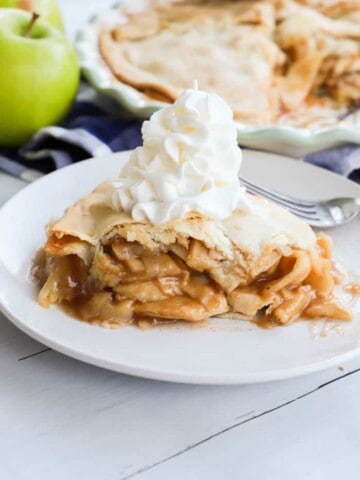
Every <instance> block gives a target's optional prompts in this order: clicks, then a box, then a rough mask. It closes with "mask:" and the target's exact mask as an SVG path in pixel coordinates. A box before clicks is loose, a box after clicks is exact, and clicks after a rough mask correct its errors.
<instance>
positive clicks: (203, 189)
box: [110, 89, 246, 224]
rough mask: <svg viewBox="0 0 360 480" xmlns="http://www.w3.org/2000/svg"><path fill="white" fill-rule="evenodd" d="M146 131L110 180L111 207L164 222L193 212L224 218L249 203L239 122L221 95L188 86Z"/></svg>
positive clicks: (137, 217) (142, 218) (153, 118)
mask: <svg viewBox="0 0 360 480" xmlns="http://www.w3.org/2000/svg"><path fill="white" fill-rule="evenodd" d="M142 136H143V146H142V147H138V148H136V149H135V150H134V151H133V153H132V154H131V156H130V159H129V162H128V163H127V164H126V165H125V167H124V168H123V170H122V171H121V173H120V178H118V179H116V180H115V181H113V182H112V192H111V195H110V197H111V198H110V203H111V207H112V208H113V209H115V210H117V211H126V212H128V213H130V214H131V216H132V218H133V219H134V220H136V221H149V222H151V223H153V224H163V223H166V222H169V221H171V220H175V219H178V218H183V217H184V216H185V215H186V214H187V213H189V212H199V213H201V214H203V215H205V216H209V217H213V218H217V219H225V218H227V217H229V216H230V215H231V214H232V212H233V211H234V210H235V209H238V208H246V200H245V188H244V187H242V186H241V185H240V183H239V180H238V171H239V169H240V166H241V150H240V148H239V147H238V145H237V132H236V126H235V124H234V122H233V114H232V111H231V109H230V107H229V106H228V105H227V104H226V103H225V101H224V100H222V98H221V97H219V96H218V95H216V94H214V93H205V92H202V91H198V90H197V89H190V90H186V91H185V92H184V93H183V94H182V95H181V96H180V97H179V98H178V99H177V100H176V102H175V103H174V104H173V105H171V106H169V107H166V108H163V109H162V110H159V111H158V112H156V113H154V114H153V115H152V116H151V118H150V120H149V121H146V122H144V124H143V127H142Z"/></svg>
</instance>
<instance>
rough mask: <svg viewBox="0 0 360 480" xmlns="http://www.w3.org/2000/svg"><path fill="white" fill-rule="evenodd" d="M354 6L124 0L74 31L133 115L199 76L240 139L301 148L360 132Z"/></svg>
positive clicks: (88, 59) (357, 7)
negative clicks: (222, 104)
mask: <svg viewBox="0 0 360 480" xmlns="http://www.w3.org/2000/svg"><path fill="white" fill-rule="evenodd" d="M359 11H360V4H359V2H358V1H351V0H346V1H342V2H327V1H323V0H319V1H312V0H301V1H300V0H298V1H296V0H262V1H259V0H249V1H236V0H226V1H218V0H197V1H194V2H188V1H174V0H164V1H163V0H146V1H142V0H134V1H132V2H126V1H124V0H123V1H121V2H119V4H118V5H117V6H116V7H114V8H113V9H112V10H110V11H106V12H103V13H101V14H99V15H98V16H97V17H95V18H93V19H92V20H91V22H90V23H89V25H87V26H86V27H84V28H83V29H82V30H81V31H80V33H79V35H78V39H77V50H78V53H79V58H80V64H81V66H82V69H83V72H84V74H85V76H86V77H87V78H88V80H89V81H90V83H92V85H93V86H95V87H96V88H97V89H99V90H100V91H101V92H103V93H104V94H106V95H111V97H112V98H114V99H116V100H118V101H119V103H120V104H121V105H122V106H123V107H124V108H126V109H128V110H130V111H131V112H132V113H133V114H135V115H136V116H139V117H141V118H148V116H149V115H150V114H151V113H153V112H154V111H155V110H156V109H158V108H161V107H162V106H164V105H165V104H166V103H167V102H172V101H174V100H175V99H176V98H177V97H178V96H179V94H180V93H181V91H182V90H183V89H184V88H187V87H188V86H189V85H190V84H191V81H192V79H193V78H198V79H199V83H200V86H201V88H203V89H204V90H207V91H215V92H217V93H218V94H220V95H222V96H223V97H224V98H225V99H226V100H227V102H228V103H229V104H230V105H231V107H232V109H233V112H234V115H235V119H236V121H237V126H238V139H239V143H241V144H242V145H246V146H248V147H252V148H261V149H266V150H270V151H278V152H281V153H283V154H289V155H293V156H303V155H305V154H306V153H309V152H312V151H316V150H321V149H323V148H329V147H331V146H333V145H337V144H340V143H343V142H354V143H359V142H360V137H359V133H358V125H359V118H360V117H359V110H358V106H359V105H358V102H359V101H360V96H359V78H360V77H359V75H360V74H359V58H360V57H359V42H360V34H359V28H358V22H359V20H358V18H359ZM183 52H186V55H183Z"/></svg>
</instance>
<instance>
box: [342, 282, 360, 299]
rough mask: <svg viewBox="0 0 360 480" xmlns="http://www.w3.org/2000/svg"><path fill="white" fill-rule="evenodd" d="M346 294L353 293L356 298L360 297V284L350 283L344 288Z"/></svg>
mask: <svg viewBox="0 0 360 480" xmlns="http://www.w3.org/2000/svg"><path fill="white" fill-rule="evenodd" d="M344 290H345V291H346V292H349V293H351V295H353V296H354V297H356V296H358V295H360V283H348V284H347V285H345V286H344Z"/></svg>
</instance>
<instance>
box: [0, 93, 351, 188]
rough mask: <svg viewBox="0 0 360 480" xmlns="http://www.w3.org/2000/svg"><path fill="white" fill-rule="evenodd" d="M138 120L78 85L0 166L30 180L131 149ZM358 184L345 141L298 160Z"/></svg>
mask: <svg viewBox="0 0 360 480" xmlns="http://www.w3.org/2000/svg"><path fill="white" fill-rule="evenodd" d="M141 123H142V122H141V121H139V120H134V119H129V118H126V115H124V114H122V115H119V108H118V106H117V105H114V102H113V101H111V99H109V98H107V97H103V96H100V95H98V94H96V93H95V92H94V90H93V89H91V88H90V87H89V86H88V85H87V84H82V85H81V88H80V90H79V94H78V97H77V99H76V101H75V103H74V105H73V108H72V110H71V112H70V114H69V116H68V117H67V118H66V120H65V121H64V122H63V123H62V125H59V126H50V127H46V128H43V129H41V130H39V131H38V132H37V133H36V134H35V135H34V137H33V138H32V139H31V140H30V141H29V142H28V143H27V144H26V145H24V146H22V147H21V148H19V149H14V148H1V147H0V170H2V171H4V172H7V173H9V174H10V175H13V176H15V177H18V178H21V179H23V180H26V181H32V180H35V179H36V178H39V177H40V176H42V175H44V174H46V173H49V172H51V171H53V170H56V169H59V168H62V167H64V166H66V165H70V164H71V163H74V162H78V161H80V160H84V159H86V158H89V157H97V156H101V155H107V154H110V153H112V152H120V151H123V150H131V149H133V148H135V147H137V146H139V145H141ZM304 160H305V161H306V162H309V163H312V164H314V165H318V166H320V167H323V168H326V169H328V170H332V171H334V172H336V173H339V174H340V175H345V176H347V177H349V178H351V179H353V180H355V181H358V182H360V146H356V145H345V146H341V147H336V148H332V149H329V150H323V151H321V152H317V153H313V154H311V155H308V156H307V157H305V158H304Z"/></svg>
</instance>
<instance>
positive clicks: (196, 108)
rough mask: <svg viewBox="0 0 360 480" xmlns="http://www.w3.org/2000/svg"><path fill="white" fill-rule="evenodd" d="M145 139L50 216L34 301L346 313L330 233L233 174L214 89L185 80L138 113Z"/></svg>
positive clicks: (227, 131)
mask: <svg viewBox="0 0 360 480" xmlns="http://www.w3.org/2000/svg"><path fill="white" fill-rule="evenodd" d="M143 139H144V145H143V146H142V147H139V148H138V149H136V150H135V151H134V152H133V153H132V155H131V157H130V160H129V162H128V163H127V164H126V166H125V167H124V168H123V170H122V172H121V176H120V177H119V178H117V179H115V180H111V181H105V182H104V183H102V184H101V185H100V186H98V187H97V188H96V189H95V190H94V191H93V192H92V193H91V194H89V195H88V196H86V197H85V198H82V199H80V200H79V201H78V202H77V203H76V204H75V205H73V206H72V207H70V208H69V209H68V210H67V211H66V213H65V215H64V216H63V218H61V219H60V220H58V221H56V222H55V223H53V224H51V225H50V226H49V227H48V239H47V242H46V244H45V246H44V248H43V250H41V252H40V253H39V254H38V255H37V257H36V259H35V269H34V271H35V275H36V278H37V280H38V282H39V284H40V287H41V289H40V294H39V302H40V304H41V305H42V306H44V307H48V306H50V305H51V304H59V305H62V306H64V307H65V308H66V310H67V311H69V312H70V313H71V314H73V315H74V316H76V317H78V318H80V319H83V320H86V321H88V322H92V323H96V324H101V325H110V326H111V325H113V326H118V325H123V324H129V323H133V322H135V323H139V324H140V325H143V324H144V322H145V324H152V323H156V322H161V321H171V320H185V321H189V322H198V321H201V320H204V319H206V318H208V317H212V316H219V315H230V316H232V317H242V318H243V317H245V318H250V319H254V320H256V321H259V322H262V324H263V325H265V324H268V325H270V324H279V325H288V324H290V323H291V322H293V321H294V320H296V319H298V318H299V317H300V316H302V317H307V318H317V317H326V318H334V319H338V320H349V319H350V318H351V312H350V311H349V309H348V308H347V307H346V306H344V305H342V303H341V302H340V300H338V299H337V298H336V297H335V296H334V294H333V290H334V285H335V283H336V282H337V276H336V275H335V273H334V271H333V263H332V260H331V242H330V240H329V238H328V237H326V236H324V235H318V236H317V237H316V235H315V234H314V232H313V231H312V230H311V228H310V227H309V226H308V225H307V224H305V223H304V222H302V221H301V220H300V219H298V218H296V217H295V216H293V215H292V214H290V213H289V212H287V211H286V210H284V209H282V208H280V207H278V206H276V205H274V204H272V203H270V202H268V201H266V200H264V199H261V198H257V197H253V196H250V195H247V194H246V193H245V189H244V188H243V187H241V186H240V184H239V182H238V178H237V172H238V169H239V167H240V163H241V151H240V149H239V148H238V146H237V143H236V127H235V126H234V124H233V123H232V112H231V110H230V108H229V107H228V106H227V105H226V104H225V103H224V102H223V100H221V98H220V97H218V96H217V95H215V94H206V93H203V92H198V91H197V90H188V91H186V92H184V93H183V94H182V95H181V96H180V98H179V99H178V100H177V101H176V102H175V104H174V105H172V106H170V107H168V108H165V109H163V110H161V111H159V112H157V113H155V114H154V115H153V116H152V117H151V120H150V121H149V122H145V123H144V126H143Z"/></svg>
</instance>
